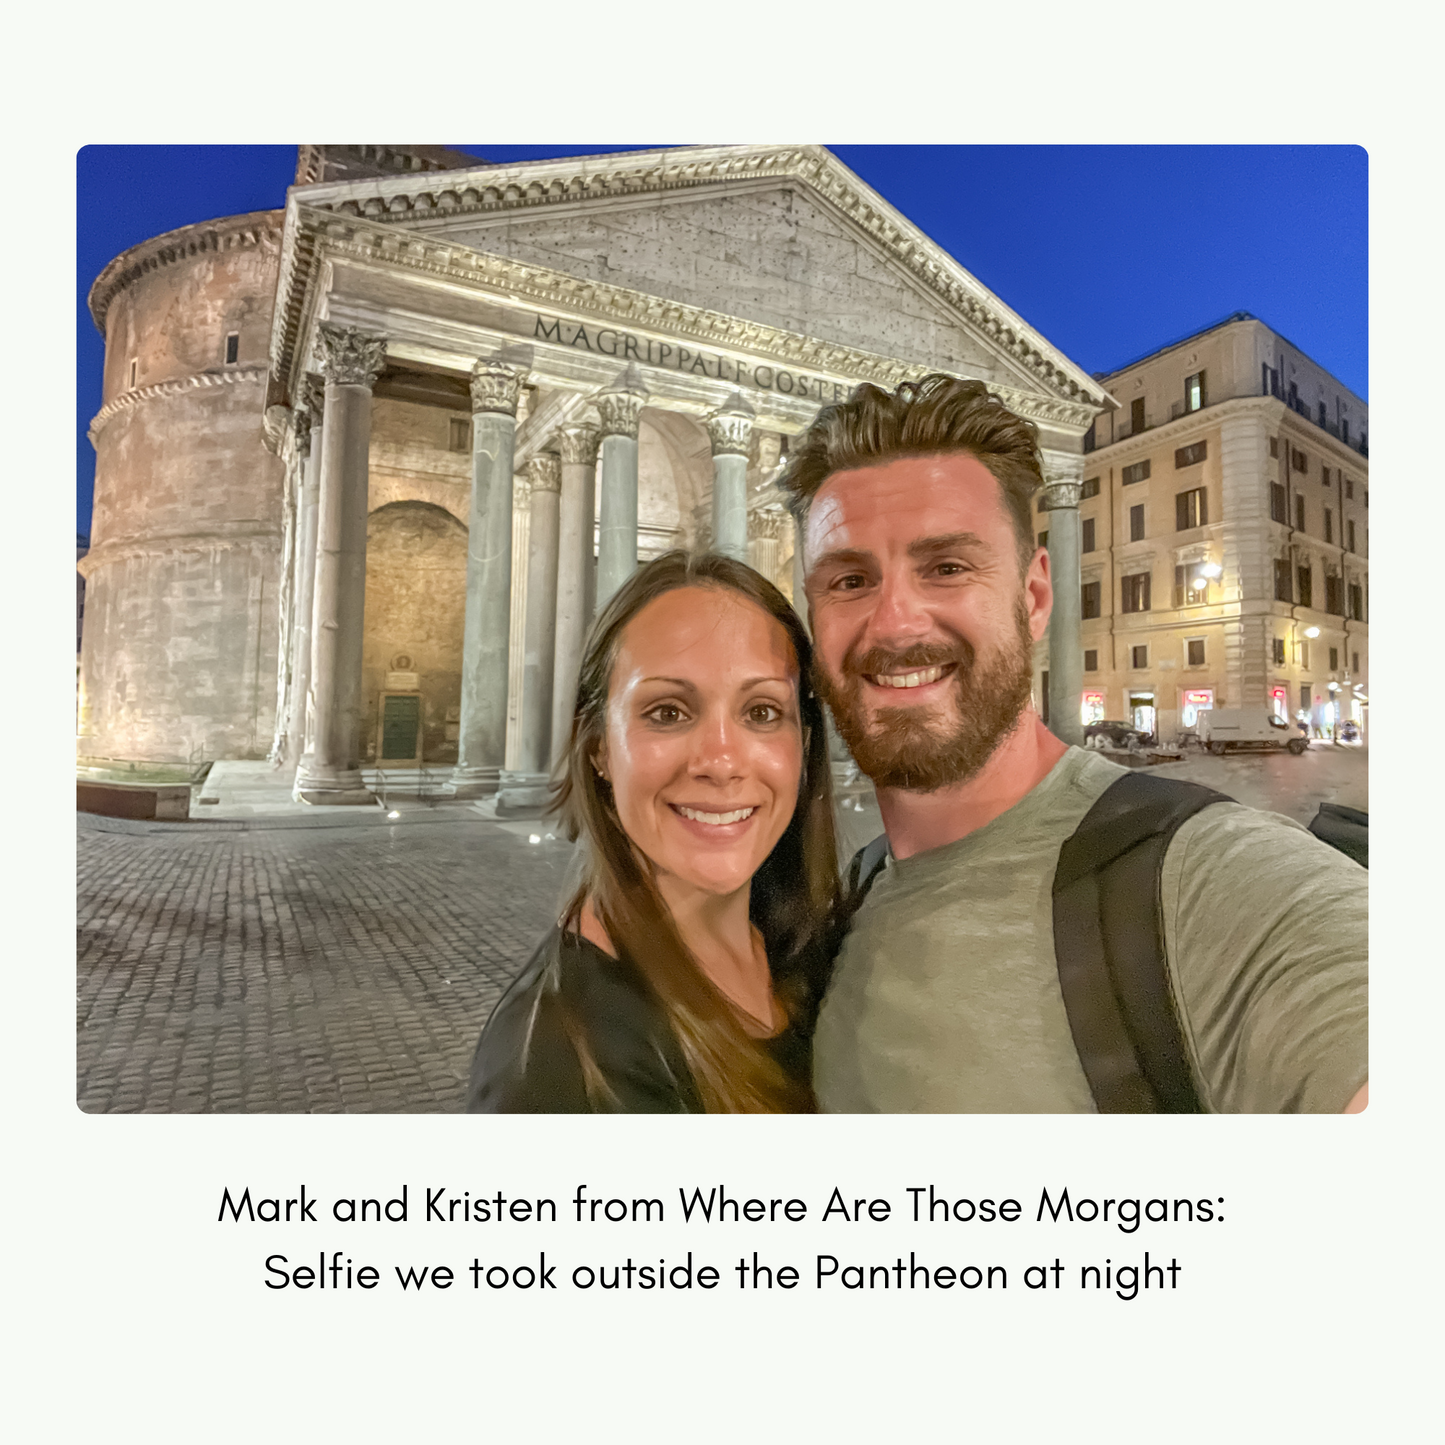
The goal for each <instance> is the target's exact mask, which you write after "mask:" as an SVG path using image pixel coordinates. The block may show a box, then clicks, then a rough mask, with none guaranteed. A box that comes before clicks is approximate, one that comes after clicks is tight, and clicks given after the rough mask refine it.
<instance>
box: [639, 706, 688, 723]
mask: <svg viewBox="0 0 1445 1445" xmlns="http://www.w3.org/2000/svg"><path fill="white" fill-rule="evenodd" d="M645 716H646V717H647V718H648V720H649V721H651V722H655V723H662V724H664V725H666V724H668V723H676V722H681V721H682V716H683V713H682V709H681V708H680V707H677V706H675V705H674V704H673V703H670V702H664V703H661V704H659V705H658V706H657V707H655V708H651V709H650V710H649V711H648V712H647V713H646V714H645Z"/></svg>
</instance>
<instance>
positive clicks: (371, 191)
mask: <svg viewBox="0 0 1445 1445" xmlns="http://www.w3.org/2000/svg"><path fill="white" fill-rule="evenodd" d="M757 180H768V181H778V180H788V181H794V182H797V183H798V184H800V185H802V186H805V187H807V188H808V190H809V191H811V192H812V193H813V194H814V195H816V196H817V197H819V198H820V199H821V200H823V201H824V202H825V203H826V204H827V205H828V207H829V208H830V209H832V210H834V211H835V212H837V213H838V214H839V215H840V216H842V217H843V218H844V220H845V221H846V222H847V223H849V224H851V225H852V226H853V227H855V228H856V229H857V230H859V231H860V232H862V233H863V234H864V235H866V236H867V237H869V238H870V239H871V240H872V242H873V243H874V244H875V245H876V246H877V247H878V248H879V249H880V250H881V251H883V252H884V253H885V254H886V255H887V256H888V257H889V259H890V260H892V261H893V262H894V263H895V264H897V265H899V266H900V267H901V268H902V269H903V270H904V271H906V272H907V273H908V274H909V275H911V276H912V277H913V278H914V280H915V281H917V282H918V283H920V284H921V285H922V286H923V287H924V288H925V289H926V290H927V291H930V292H932V293H933V294H934V295H935V296H937V297H938V298H939V299H940V300H941V301H943V302H944V303H945V304H946V305H947V306H948V307H949V308H950V309H951V310H953V311H954V312H956V313H958V314H959V315H960V317H961V318H962V319H963V320H965V321H966V322H967V323H968V324H969V325H970V326H971V327H972V328H973V329H974V330H975V331H976V332H977V333H978V334H979V335H980V336H981V337H982V338H983V339H984V341H985V342H986V343H987V344H988V345H990V346H991V347H992V348H993V349H995V350H997V351H999V352H1001V353H1002V354H1003V355H1005V356H1007V357H1008V358H1009V359H1010V360H1011V361H1012V362H1013V363H1014V364H1015V365H1016V366H1018V367H1019V368H1020V369H1022V370H1023V371H1024V372H1025V373H1026V374H1027V375H1029V376H1030V377H1032V378H1034V379H1035V380H1037V381H1038V382H1039V383H1040V384H1041V385H1042V387H1043V388H1044V389H1045V390H1046V391H1047V392H1049V393H1051V394H1053V395H1056V396H1058V397H1060V398H1062V399H1065V400H1072V401H1076V402H1079V403H1081V404H1084V405H1087V406H1090V407H1092V408H1093V409H1094V410H1095V411H1098V410H1103V409H1106V408H1108V407H1111V406H1116V405H1117V403H1116V402H1115V401H1114V399H1113V398H1112V397H1111V396H1110V395H1109V394H1108V392H1107V391H1105V390H1104V389H1103V388H1102V387H1101V386H1100V385H1099V383H1098V382H1096V381H1095V380H1094V379H1093V378H1092V377H1091V376H1089V375H1088V373H1087V372H1085V371H1083V370H1082V369H1081V368H1080V367H1078V366H1076V365H1075V364H1074V363H1073V362H1072V361H1070V360H1069V359H1068V357H1066V356H1065V355H1064V354H1063V353H1062V352H1061V351H1059V350H1058V349H1057V348H1056V347H1054V346H1052V345H1051V344H1050V343H1049V342H1048V341H1046V340H1045V339H1044V337H1043V336H1041V335H1040V334H1039V333H1038V332H1037V331H1035V330H1034V328H1033V327H1032V326H1030V325H1029V324H1028V322H1026V321H1025V320H1024V319H1023V318H1022V317H1021V316H1019V315H1018V313H1017V312H1015V311H1013V310H1011V309H1010V308H1009V307H1008V306H1006V305H1005V304H1004V303H1003V302H1002V301H1000V300H999V298H998V297H997V296H995V295H994V294H993V293H992V292H991V291H989V290H988V288H987V287H985V286H984V285H983V283H982V282H981V281H979V280H978V278H977V277H975V276H974V275H972V273H970V272H969V271H967V270H965V269H964V267H962V266H961V265H959V263H958V262H957V261H956V260H955V259H954V258H953V257H952V256H950V255H949V254H948V253H947V252H946V251H945V250H943V248H942V247H941V246H939V245H938V243H937V242H935V241H933V240H932V239H931V238H930V237H928V236H927V235H925V234H924V232H923V231H921V230H920V229H919V228H918V227H917V226H915V225H914V224H913V223H912V222H911V221H910V220H908V218H907V217H906V216H904V215H902V214H901V213H900V212H899V211H898V210H896V209H895V208H894V207H893V206H891V205H890V204H889V203H888V202H887V201H886V200H884V199H883V197H882V196H880V195H879V194H878V193H877V192H876V191H875V190H873V188H872V187H871V186H869V185H868V184H867V183H866V182H865V181H863V180H862V179H861V178H860V177H858V176H856V175H854V173H853V172H852V171H850V170H849V169H848V167H847V166H845V165H844V164H843V163H842V162H841V161H840V160H839V159H838V158H837V157H836V156H835V155H833V154H832V153H831V152H830V151H828V150H827V149H826V148H825V147H823V146H817V145H804V146H766V145H743V146H684V147H677V148H670V149H667V150H653V151H629V152H622V153H619V154H614V155H607V156H582V157H578V156H573V157H563V158H558V159H553V160H544V161H526V162H522V163H518V164H514V165H505V166H496V165H489V166H485V167H480V168H476V169H470V170H458V171H439V172H421V173H412V174H405V175H400V176H395V177H379V178H375V179H366V180H358V181H344V182H331V183H328V184H324V185H313V186H305V187H300V188H296V189H294V190H293V191H292V194H291V198H290V200H289V201H288V215H287V230H288V233H289V231H290V229H291V210H292V208H293V207H297V208H299V207H303V206H304V207H305V208H308V209H311V210H317V211H322V212H333V213H335V214H337V215H344V216H350V217H352V218H355V219H358V220H360V219H367V220H371V221H374V222H376V223H378V224H381V225H385V226H389V227H397V226H405V227H407V228H409V229H413V230H414V231H415V230H421V231H426V230H437V229H440V228H450V227H454V225H455V221H456V219H457V218H458V217H460V218H466V217H468V216H475V215H494V214H497V213H503V214H505V213H509V212H515V211H522V210H530V209H537V208H545V207H549V206H554V207H555V206H559V205H570V206H576V205H577V204H578V203H588V202H596V201H598V200H603V201H614V200H616V199H617V198H624V199H628V200H631V199H634V198H636V197H638V196H646V195H661V194H666V193H669V192H678V191H683V190H696V189H700V188H709V187H711V188H717V187H723V186H729V185H734V186H735V185H737V184H739V183H746V182H751V181H757Z"/></svg>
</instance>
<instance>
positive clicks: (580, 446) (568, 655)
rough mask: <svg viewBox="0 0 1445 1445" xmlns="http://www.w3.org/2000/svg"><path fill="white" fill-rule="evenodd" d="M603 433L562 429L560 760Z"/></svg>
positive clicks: (556, 673)
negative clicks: (600, 442) (599, 449)
mask: <svg viewBox="0 0 1445 1445" xmlns="http://www.w3.org/2000/svg"><path fill="white" fill-rule="evenodd" d="M599 441H600V433H599V432H598V430H597V428H596V427H595V426H592V425H591V424H590V423H589V422H574V423H572V424H571V425H570V426H564V427H563V428H562V434H561V438H560V446H561V449H562V493H561V500H560V503H559V507H558V515H557V627H556V641H555V643H554V648H555V651H554V654H553V663H552V750H551V759H550V761H551V762H552V763H553V764H555V763H556V762H557V761H558V759H560V758H561V756H562V754H563V753H564V752H565V751H566V749H567V739H568V737H569V736H570V735H571V731H572V707H573V703H574V702H575V701H576V695H577V672H578V669H579V668H580V667H581V665H582V647H583V644H584V643H585V642H586V640H587V623H588V621H589V619H590V618H591V616H592V610H591V608H590V607H589V606H588V605H587V590H588V589H587V582H588V574H589V573H590V572H591V570H592V523H593V506H594V500H595V497H596V492H597V447H598V443H599Z"/></svg>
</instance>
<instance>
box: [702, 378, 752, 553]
mask: <svg viewBox="0 0 1445 1445" xmlns="http://www.w3.org/2000/svg"><path fill="white" fill-rule="evenodd" d="M756 415H757V413H756V412H755V411H754V410H753V409H752V407H751V406H749V405H748V403H747V401H746V400H745V399H744V398H743V395H742V393H741V392H738V391H735V392H733V394H732V395H731V396H730V397H729V398H728V399H727V403H726V405H724V406H721V407H719V408H718V409H717V410H716V411H715V412H713V413H712V414H711V415H710V416H709V417H708V419H707V434H708V438H709V440H710V441H711V442H712V472H713V482H712V547H713V551H714V552H721V553H722V554H723V555H724V556H725V557H735V558H736V559H737V560H738V561H739V562H746V561H747V560H748V448H749V443H750V441H751V438H752V432H753V418H754V417H755V416H756Z"/></svg>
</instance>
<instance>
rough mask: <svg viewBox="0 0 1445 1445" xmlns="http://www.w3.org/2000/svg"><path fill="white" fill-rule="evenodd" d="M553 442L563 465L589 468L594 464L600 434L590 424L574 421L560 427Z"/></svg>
mask: <svg viewBox="0 0 1445 1445" xmlns="http://www.w3.org/2000/svg"><path fill="white" fill-rule="evenodd" d="M553 440H554V441H555V442H556V444H557V449H558V450H559V451H560V452H561V454H562V461H563V463H564V464H565V465H567V466H569V467H576V466H582V467H590V466H594V465H595V464H596V461H597V448H598V446H599V445H600V443H601V441H602V433H601V431H600V430H599V429H598V428H597V427H595V426H593V425H592V423H591V422H586V421H575V422H569V423H568V424H567V425H566V426H564V427H562V428H561V430H560V431H558V433H557V435H556V437H555V438H553Z"/></svg>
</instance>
